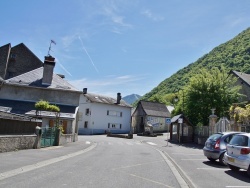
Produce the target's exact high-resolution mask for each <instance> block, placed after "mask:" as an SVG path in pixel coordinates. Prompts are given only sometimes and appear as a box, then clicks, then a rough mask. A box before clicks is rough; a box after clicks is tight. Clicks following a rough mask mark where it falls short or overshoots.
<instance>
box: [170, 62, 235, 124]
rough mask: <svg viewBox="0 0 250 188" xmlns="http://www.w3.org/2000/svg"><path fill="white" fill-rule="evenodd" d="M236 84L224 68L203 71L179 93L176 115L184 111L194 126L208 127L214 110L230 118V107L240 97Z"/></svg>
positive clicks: (218, 114)
mask: <svg viewBox="0 0 250 188" xmlns="http://www.w3.org/2000/svg"><path fill="white" fill-rule="evenodd" d="M235 82H236V78H234V77H233V76H232V75H230V74H228V73H227V72H226V70H225V68H224V66H221V67H220V68H217V67H214V68H212V69H210V70H207V69H201V70H200V71H199V72H198V73H197V74H196V75H194V76H193V77H191V78H190V80H189V83H188V84H187V86H186V87H185V88H183V90H182V92H179V93H178V95H179V96H178V98H179V99H180V100H179V102H178V104H177V106H176V109H175V111H174V113H175V114H178V113H179V112H180V111H183V112H184V113H185V115H186V116H188V118H189V120H190V121H191V122H192V123H193V124H194V125H197V124H203V125H208V121H209V119H208V117H209V115H211V109H212V108H215V109H216V115H217V116H219V117H222V116H228V115H229V111H228V109H229V107H230V105H231V104H232V103H234V102H237V100H238V97H239V93H238V91H239V89H240V88H239V86H236V85H235Z"/></svg>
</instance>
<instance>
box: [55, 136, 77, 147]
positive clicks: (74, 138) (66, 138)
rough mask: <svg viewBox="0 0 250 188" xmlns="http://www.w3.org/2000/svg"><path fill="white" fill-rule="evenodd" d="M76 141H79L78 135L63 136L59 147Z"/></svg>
mask: <svg viewBox="0 0 250 188" xmlns="http://www.w3.org/2000/svg"><path fill="white" fill-rule="evenodd" d="M76 141H78V135H77V134H61V135H60V137H59V146H61V145H65V144H67V143H70V142H76Z"/></svg>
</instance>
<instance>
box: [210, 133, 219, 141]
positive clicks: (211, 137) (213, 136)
mask: <svg viewBox="0 0 250 188" xmlns="http://www.w3.org/2000/svg"><path fill="white" fill-rule="evenodd" d="M220 137H222V134H219V133H216V134H213V135H211V136H210V137H209V138H208V139H209V140H213V141H216V140H218V139H219V138H220Z"/></svg>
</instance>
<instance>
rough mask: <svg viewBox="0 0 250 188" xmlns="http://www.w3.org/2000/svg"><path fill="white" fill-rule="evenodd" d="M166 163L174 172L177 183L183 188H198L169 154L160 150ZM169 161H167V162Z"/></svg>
mask: <svg viewBox="0 0 250 188" xmlns="http://www.w3.org/2000/svg"><path fill="white" fill-rule="evenodd" d="M158 151H159V152H160V153H161V155H162V156H163V158H164V159H165V161H166V162H167V163H168V165H169V167H170V168H171V170H172V171H173V173H174V175H175V177H176V179H177V181H178V182H179V184H180V186H181V187H189V188H196V186H195V185H194V183H193V182H192V181H191V180H190V178H189V177H188V176H187V175H186V173H185V172H184V171H183V170H182V169H181V167H180V166H179V165H178V164H177V163H176V162H175V161H174V160H173V159H172V157H170V156H169V155H168V154H167V152H165V151H160V150H158ZM166 159H167V160H166Z"/></svg>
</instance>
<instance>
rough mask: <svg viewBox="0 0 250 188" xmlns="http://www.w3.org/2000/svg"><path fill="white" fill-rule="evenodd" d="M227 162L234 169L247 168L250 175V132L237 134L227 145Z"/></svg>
mask: <svg viewBox="0 0 250 188" xmlns="http://www.w3.org/2000/svg"><path fill="white" fill-rule="evenodd" d="M225 162H226V163H227V164H228V166H229V168H230V169H231V170H233V171H239V170H240V169H244V170H247V174H248V176H250V133H243V134H238V135H235V136H234V137H233V138H232V140H231V141H230V142H229V144H228V145H227V152H226V154H225Z"/></svg>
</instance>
